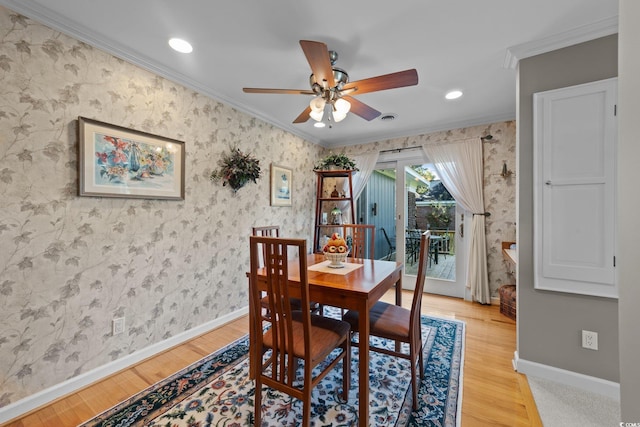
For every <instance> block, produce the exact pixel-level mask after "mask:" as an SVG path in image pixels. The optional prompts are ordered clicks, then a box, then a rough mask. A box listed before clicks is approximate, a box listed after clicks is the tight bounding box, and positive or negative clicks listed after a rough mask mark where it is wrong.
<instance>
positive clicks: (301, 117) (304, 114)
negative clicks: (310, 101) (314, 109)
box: [293, 107, 311, 123]
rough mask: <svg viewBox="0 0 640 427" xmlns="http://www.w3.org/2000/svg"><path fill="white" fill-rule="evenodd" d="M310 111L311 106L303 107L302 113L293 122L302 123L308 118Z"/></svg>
mask: <svg viewBox="0 0 640 427" xmlns="http://www.w3.org/2000/svg"><path fill="white" fill-rule="evenodd" d="M310 112H311V107H307V108H305V109H304V111H303V112H302V113H300V115H299V116H298V117H296V119H295V120H294V121H293V123H304V122H306V121H307V120H309V113H310Z"/></svg>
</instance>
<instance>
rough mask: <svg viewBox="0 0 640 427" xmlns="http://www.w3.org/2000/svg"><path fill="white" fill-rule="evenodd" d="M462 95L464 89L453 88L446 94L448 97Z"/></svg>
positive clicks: (453, 97) (454, 97)
mask: <svg viewBox="0 0 640 427" xmlns="http://www.w3.org/2000/svg"><path fill="white" fill-rule="evenodd" d="M461 96H462V91H459V90H452V91H449V92H447V94H446V95H445V96H444V97H445V98H447V99H458V98H460V97H461Z"/></svg>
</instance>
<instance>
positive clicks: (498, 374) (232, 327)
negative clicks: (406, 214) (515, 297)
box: [3, 290, 542, 427]
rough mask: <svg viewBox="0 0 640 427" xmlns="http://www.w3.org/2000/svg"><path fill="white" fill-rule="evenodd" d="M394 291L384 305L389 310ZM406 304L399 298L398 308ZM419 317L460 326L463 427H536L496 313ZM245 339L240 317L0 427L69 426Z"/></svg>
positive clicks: (457, 311)
mask: <svg viewBox="0 0 640 427" xmlns="http://www.w3.org/2000/svg"><path fill="white" fill-rule="evenodd" d="M393 292H394V291H393V290H391V291H390V292H389V293H387V295H386V296H385V298H384V299H385V300H386V301H389V302H393V300H394V296H393ZM410 303H411V294H410V293H405V295H404V297H403V305H408V304H410ZM422 312H423V313H425V314H430V315H434V316H440V317H445V318H452V319H459V320H463V321H465V322H466V343H465V363H464V374H463V383H464V387H463V393H462V423H461V425H462V426H463V427H482V426H491V427H497V426H505V427H517V426H542V423H541V422H540V418H539V416H538V411H537V409H536V405H535V402H534V400H533V397H532V395H531V391H530V389H529V385H528V383H527V379H526V377H525V376H524V375H522V374H518V373H517V372H514V370H513V367H512V365H511V359H512V358H513V352H514V350H515V346H516V331H515V322H514V321H512V320H511V319H509V318H507V317H505V316H503V315H502V314H500V310H499V307H498V305H492V306H482V305H480V304H475V303H470V302H466V301H462V300H460V299H457V298H448V297H441V296H435V295H429V294H425V296H424V298H423V305H422ZM247 331H248V318H247V316H245V317H243V318H241V319H238V320H235V321H233V322H231V323H228V324H226V325H224V326H223V327H221V328H219V329H217V330H215V331H212V332H209V333H207V334H204V335H202V336H200V337H198V338H194V339H193V340H191V341H189V342H187V343H185V344H182V345H180V346H177V347H175V348H173V349H170V350H167V351H166V352H164V353H162V354H160V355H157V356H155V357H153V358H150V359H147V360H146V361H143V362H141V363H139V364H137V365H136V366H134V367H131V368H129V369H127V370H125V371H122V372H120V373H118V374H115V375H113V376H111V377H109V378H106V379H104V380H102V381H100V382H98V383H95V384H93V385H91V386H89V387H86V388H85V389H83V390H81V391H78V392H77V393H74V394H71V395H69V396H67V397H65V398H62V399H59V400H58V401H56V402H53V403H51V404H49V405H47V406H45V407H43V408H40V409H38V410H35V411H33V412H31V413H29V414H27V415H25V416H23V417H22V418H20V419H17V420H14V421H12V422H9V423H6V424H3V427H9V426H11V427H26V426H28V427H39V426H47V427H53V426H55V427H66V426H76V425H78V424H79V423H81V422H83V421H86V420H88V419H90V418H91V417H93V416H94V415H96V414H98V413H100V412H102V411H104V410H105V409H108V408H110V407H111V406H113V405H115V404H117V403H118V402H120V401H122V400H124V399H125V398H127V397H129V396H130V395H133V394H135V393H137V392H138V391H141V390H143V389H145V388H146V387H148V386H149V385H151V384H154V383H156V382H157V381H159V380H161V379H163V378H166V377H167V376H169V375H171V374H173V373H174V372H176V371H178V370H180V369H181V368H183V367H185V366H187V365H188V364H190V363H192V362H195V361H197V360H199V359H201V358H202V357H204V356H206V355H207V354H209V353H211V352H213V351H215V350H216V349H218V348H220V347H223V346H224V345H226V344H228V343H230V342H232V341H234V340H235V339H237V338H240V337H241V336H243V335H244V334H246V333H247Z"/></svg>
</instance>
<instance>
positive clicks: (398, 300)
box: [396, 271, 403, 353]
mask: <svg viewBox="0 0 640 427" xmlns="http://www.w3.org/2000/svg"><path fill="white" fill-rule="evenodd" d="M402 275H403V272H402V271H401V272H400V276H399V277H398V281H397V282H396V305H397V306H398V307H402ZM401 345H402V343H401V342H400V341H396V353H400V346H401Z"/></svg>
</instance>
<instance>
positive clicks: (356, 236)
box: [342, 224, 376, 259]
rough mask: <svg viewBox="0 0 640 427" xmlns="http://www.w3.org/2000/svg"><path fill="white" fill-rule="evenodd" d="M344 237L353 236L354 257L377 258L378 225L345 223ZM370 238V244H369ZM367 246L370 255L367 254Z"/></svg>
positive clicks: (352, 248)
mask: <svg viewBox="0 0 640 427" xmlns="http://www.w3.org/2000/svg"><path fill="white" fill-rule="evenodd" d="M342 228H343V230H344V233H343V237H344V238H345V239H348V238H349V237H351V253H350V254H349V256H350V257H352V258H368V259H375V257H374V252H375V251H374V249H375V242H376V227H375V225H373V224H343V225H342ZM367 240H368V244H367ZM367 246H369V256H367Z"/></svg>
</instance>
